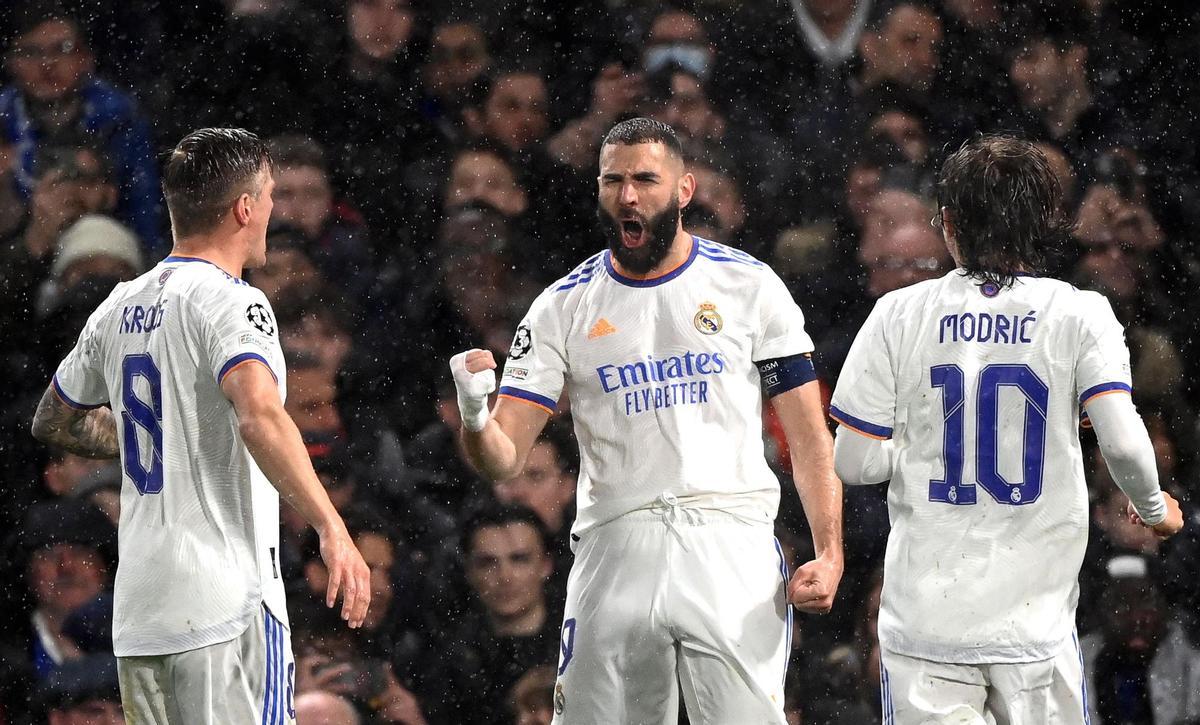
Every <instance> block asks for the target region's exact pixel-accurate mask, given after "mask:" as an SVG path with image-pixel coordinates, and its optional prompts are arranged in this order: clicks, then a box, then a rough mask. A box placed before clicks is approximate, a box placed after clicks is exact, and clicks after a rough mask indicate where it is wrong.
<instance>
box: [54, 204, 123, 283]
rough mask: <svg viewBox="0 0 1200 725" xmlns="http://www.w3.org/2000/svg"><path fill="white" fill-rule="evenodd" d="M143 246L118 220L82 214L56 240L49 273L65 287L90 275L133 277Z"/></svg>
mask: <svg viewBox="0 0 1200 725" xmlns="http://www.w3.org/2000/svg"><path fill="white" fill-rule="evenodd" d="M142 269H143V265H142V250H141V244H139V243H138V238H137V235H135V234H134V233H133V232H132V231H131V230H130V229H129V228H128V227H126V226H125V225H124V224H121V223H120V222H118V221H117V220H115V219H113V218H111V217H107V216H104V215H102V214H84V215H83V216H82V217H80V218H79V221H77V222H75V223H74V224H72V225H71V226H69V227H67V229H66V231H64V232H63V234H62V236H61V237H59V240H58V253H57V254H55V256H54V262H52V263H51V265H50V277H51V278H52V279H54V280H55V281H57V283H58V284H59V285H61V286H62V287H64V288H68V289H69V288H71V287H74V286H75V284H77V283H78V282H79V280H81V279H83V278H84V277H91V276H111V277H117V278H120V279H121V280H127V279H132V278H133V277H134V276H135V275H137V274H138V273H139V272H141V271H142Z"/></svg>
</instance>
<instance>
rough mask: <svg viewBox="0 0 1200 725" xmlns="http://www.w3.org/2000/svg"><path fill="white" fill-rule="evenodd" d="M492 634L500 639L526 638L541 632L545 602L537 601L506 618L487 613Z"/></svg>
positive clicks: (544, 619)
mask: <svg viewBox="0 0 1200 725" xmlns="http://www.w3.org/2000/svg"><path fill="white" fill-rule="evenodd" d="M488 622H489V623H490V624H491V625H492V632H494V633H495V634H496V635H497V636H500V637H528V636H530V635H534V634H537V633H538V632H540V631H541V629H542V625H544V624H545V623H546V602H545V601H544V600H542V599H539V600H538V601H537V603H536V604H534V605H533V606H532V607H530V608H529V609H526V610H524V611H522V612H517V613H516V614H512V615H508V616H496V615H495V614H493V613H492V612H488Z"/></svg>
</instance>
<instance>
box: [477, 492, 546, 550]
mask: <svg viewBox="0 0 1200 725" xmlns="http://www.w3.org/2000/svg"><path fill="white" fill-rule="evenodd" d="M513 524H529V526H531V527H532V528H533V530H534V531H536V532H537V536H538V542H539V543H540V544H541V547H542V551H544V552H549V551H550V546H549V541H548V538H549V537H548V536H547V534H546V529H545V528H544V527H543V526H542V520H541V519H539V518H538V517H537V514H535V513H534V512H533V510H532V509H529V508H526V507H524V506H520V505H517V504H505V503H499V502H492V503H487V504H485V505H483V506H481V507H480V508H477V509H475V510H474V511H472V512H471V513H470V514H468V515H467V518H466V521H464V522H463V528H462V552H463V555H464V556H470V555H471V550H472V549H473V548H474V546H475V534H477V533H479V530H480V529H488V528H502V527H505V526H510V525H513Z"/></svg>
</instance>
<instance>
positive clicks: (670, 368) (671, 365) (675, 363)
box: [667, 357, 683, 378]
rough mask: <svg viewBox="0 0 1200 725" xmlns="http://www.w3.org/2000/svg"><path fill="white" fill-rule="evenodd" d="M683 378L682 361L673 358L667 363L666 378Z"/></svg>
mask: <svg viewBox="0 0 1200 725" xmlns="http://www.w3.org/2000/svg"><path fill="white" fill-rule="evenodd" d="M682 377H683V360H682V359H680V358H677V357H673V358H671V359H670V360H668V361H667V378H682Z"/></svg>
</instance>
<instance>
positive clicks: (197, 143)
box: [162, 128, 272, 237]
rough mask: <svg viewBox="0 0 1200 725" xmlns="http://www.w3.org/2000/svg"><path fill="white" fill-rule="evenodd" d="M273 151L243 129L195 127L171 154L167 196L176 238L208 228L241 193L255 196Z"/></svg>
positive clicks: (167, 166) (167, 165)
mask: <svg viewBox="0 0 1200 725" xmlns="http://www.w3.org/2000/svg"><path fill="white" fill-rule="evenodd" d="M271 166H272V163H271V152H270V150H269V149H268V148H267V144H266V143H265V142H263V140H262V139H260V138H259V137H258V136H256V135H254V134H253V133H250V132H249V131H246V130H243V129H240V128H202V129H199V130H197V131H192V132H191V133H189V134H188V135H187V136H184V137H183V140H182V141H180V142H179V144H178V145H177V146H176V147H175V148H174V149H173V150H172V151H171V152H170V153H169V154H168V155H167V158H166V162H165V164H164V166H163V180H162V187H163V195H164V196H166V198H167V210H168V211H169V212H170V213H171V225H172V226H173V227H174V229H175V235H176V236H177V237H187V236H190V235H193V234H199V233H203V232H206V231H209V230H211V229H213V228H214V227H216V226H217V224H219V223H220V222H221V219H222V217H223V216H224V215H225V212H226V210H227V208H228V207H229V205H230V204H232V203H233V200H234V199H235V198H237V197H238V196H240V195H241V194H250V195H252V196H254V197H255V198H257V197H258V194H259V193H260V192H261V191H262V185H261V184H260V183H258V180H259V176H258V175H259V172H261V171H262V170H263V167H267V168H270V167H271Z"/></svg>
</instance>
